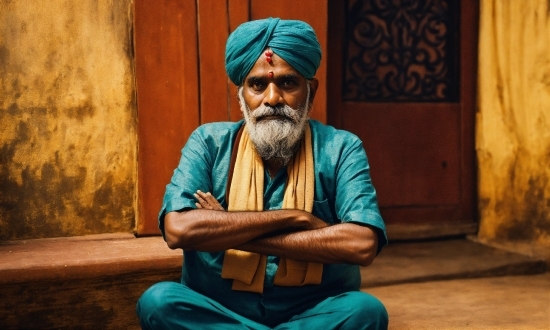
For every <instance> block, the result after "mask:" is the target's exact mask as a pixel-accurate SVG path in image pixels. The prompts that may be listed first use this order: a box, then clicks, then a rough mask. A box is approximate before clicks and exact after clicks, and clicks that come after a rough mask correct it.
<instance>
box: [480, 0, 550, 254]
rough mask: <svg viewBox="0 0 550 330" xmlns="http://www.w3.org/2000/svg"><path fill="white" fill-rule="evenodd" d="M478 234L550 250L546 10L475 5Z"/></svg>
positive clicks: (540, 0) (527, 3)
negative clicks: (477, 16)
mask: <svg viewBox="0 0 550 330" xmlns="http://www.w3.org/2000/svg"><path fill="white" fill-rule="evenodd" d="M480 27H481V31H480V43H479V48H480V53H479V112H478V114H477V136H476V144H477V147H476V148H477V156H478V165H479V209H480V217H481V219H480V230H479V236H480V238H482V239H486V240H497V241H532V242H535V243H538V244H540V245H543V246H550V7H549V3H548V1H546V0H523V1H500V0H483V1H481V26H480Z"/></svg>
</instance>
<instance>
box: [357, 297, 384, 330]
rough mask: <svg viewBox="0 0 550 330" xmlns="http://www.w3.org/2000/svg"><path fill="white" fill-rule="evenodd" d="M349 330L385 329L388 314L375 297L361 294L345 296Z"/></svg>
mask: <svg viewBox="0 0 550 330" xmlns="http://www.w3.org/2000/svg"><path fill="white" fill-rule="evenodd" d="M347 295H348V299H349V304H348V305H347V306H348V307H347V309H348V312H349V316H348V317H349V318H348V322H349V323H350V325H351V327H349V328H350V329H387V328H388V312H387V310H386V307H384V305H383V304H382V302H381V301H380V300H378V299H377V298H376V297H374V296H372V295H370V294H367V293H363V292H350V293H348V294H347Z"/></svg>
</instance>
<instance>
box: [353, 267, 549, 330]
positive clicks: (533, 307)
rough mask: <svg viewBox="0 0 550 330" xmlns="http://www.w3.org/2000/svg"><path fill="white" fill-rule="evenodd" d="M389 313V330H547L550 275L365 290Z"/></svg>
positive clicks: (411, 284)
mask: <svg viewBox="0 0 550 330" xmlns="http://www.w3.org/2000/svg"><path fill="white" fill-rule="evenodd" d="M364 291H367V292H369V293H371V294H373V295H375V296H376V297H378V298H379V299H380V300H381V301H382V302H383V303H384V305H385V306H386V308H387V309H388V313H389V315H390V330H401V329H415V330H416V329H494V330H497V329H498V330H501V329H502V330H507V329H546V330H550V273H545V274H539V275H523V276H504V277H489V278H477V279H456V280H447V281H430V282H425V283H408V284H397V285H389V286H380V287H373V288H367V289H365V290H364Z"/></svg>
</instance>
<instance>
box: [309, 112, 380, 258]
mask: <svg viewBox="0 0 550 330" xmlns="http://www.w3.org/2000/svg"><path fill="white" fill-rule="evenodd" d="M311 125H312V132H313V148H314V157H315V160H314V161H315V172H316V173H317V181H316V186H315V195H316V197H315V199H316V200H315V203H314V212H313V213H314V214H315V213H317V214H315V215H318V216H320V217H321V218H322V219H323V220H325V221H327V222H330V223H343V222H350V223H356V224H359V225H368V226H371V227H374V228H375V229H376V231H377V233H378V251H380V250H381V249H382V247H383V246H385V245H386V244H387V242H388V240H387V235H386V226H385V224H384V220H383V219H382V216H381V215H380V210H379V207H378V202H377V198H376V190H375V189H374V186H373V184H372V180H371V177H370V166H369V162H368V159H367V154H366V152H365V149H364V148H363V143H362V142H361V140H360V139H359V138H358V137H357V136H356V135H354V134H352V133H349V132H347V131H342V130H337V129H335V128H333V127H331V126H326V125H323V124H321V123H319V122H316V121H313V120H312V121H311Z"/></svg>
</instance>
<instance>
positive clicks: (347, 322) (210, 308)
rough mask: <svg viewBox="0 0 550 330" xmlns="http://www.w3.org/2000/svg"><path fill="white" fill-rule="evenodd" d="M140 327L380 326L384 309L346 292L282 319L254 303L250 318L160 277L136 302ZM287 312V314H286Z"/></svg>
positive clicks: (341, 329)
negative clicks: (254, 308)
mask: <svg viewBox="0 0 550 330" xmlns="http://www.w3.org/2000/svg"><path fill="white" fill-rule="evenodd" d="M136 310H137V313H138V315H139V316H140V323H141V328H142V329H144V330H148V329H151V330H153V329H155V330H158V329H201V330H202V329H219V330H250V329H253V330H268V329H275V330H283V329H287V330H291V329H295V330H304V329H322V330H332V329H334V330H336V329H338V330H382V329H387V328H388V313H387V311H386V308H385V307H384V305H382V303H381V302H380V301H379V300H378V299H376V298H375V297H373V296H371V295H370V294H367V293H363V292H359V291H354V292H346V293H342V294H340V295H337V296H334V297H328V298H327V299H325V300H323V301H321V302H319V303H318V304H312V305H306V306H301V308H300V309H299V310H297V311H296V314H294V315H292V316H291V317H288V318H286V319H283V318H281V317H278V316H277V315H270V314H269V313H266V311H265V310H263V309H262V308H261V307H259V308H257V309H256V310H255V311H254V312H255V313H256V315H255V317H254V318H255V319H257V320H261V321H262V322H257V321H253V320H251V319H249V318H246V317H243V316H242V315H239V314H237V313H235V312H233V311H232V310H230V309H228V308H227V307H225V306H223V305H222V304H220V303H219V302H217V301H215V300H214V299H211V298H209V297H206V296H204V295H202V294H200V293H198V292H196V291H194V290H191V289H190V288H189V287H187V286H185V285H182V284H179V283H174V282H161V283H157V284H155V285H154V286H152V287H151V288H149V289H148V290H147V291H145V293H144V294H143V295H142V296H141V298H140V300H139V301H138V304H137V308H136ZM285 317H286V316H285Z"/></svg>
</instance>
